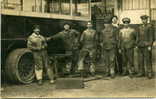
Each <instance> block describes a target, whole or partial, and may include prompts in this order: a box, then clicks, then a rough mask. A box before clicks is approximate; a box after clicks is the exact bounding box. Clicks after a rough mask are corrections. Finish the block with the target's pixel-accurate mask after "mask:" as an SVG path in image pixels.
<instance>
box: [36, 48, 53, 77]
mask: <svg viewBox="0 0 156 99" xmlns="http://www.w3.org/2000/svg"><path fill="white" fill-rule="evenodd" d="M33 56H34V60H35V75H36V79H37V80H41V79H42V78H43V68H44V67H45V69H46V72H47V74H48V77H49V79H50V80H53V79H54V73H53V69H52V66H50V63H49V58H48V54H47V51H46V50H40V51H33Z"/></svg>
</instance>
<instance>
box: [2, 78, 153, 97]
mask: <svg viewBox="0 0 156 99" xmlns="http://www.w3.org/2000/svg"><path fill="white" fill-rule="evenodd" d="M2 87H3V88H4V91H2V93H1V96H2V97H3V98H9V97H14V98H15V97H16V98H17V97H31V98H32V97H42V98H43V97H51V98H67V97H70V98H72V97H96V98H98V97H156V78H154V79H150V80H149V79H147V78H133V79H131V78H129V77H127V76H125V77H121V76H120V77H116V78H115V79H110V78H101V79H98V80H92V81H88V82H85V88H84V89H55V84H49V82H48V80H46V81H44V84H43V85H42V86H38V85H37V84H36V83H35V82H34V83H32V84H29V85H13V84H3V85H2Z"/></svg>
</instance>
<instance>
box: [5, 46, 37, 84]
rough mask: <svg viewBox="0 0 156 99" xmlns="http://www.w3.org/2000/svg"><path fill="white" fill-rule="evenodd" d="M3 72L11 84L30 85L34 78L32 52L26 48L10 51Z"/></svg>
mask: <svg viewBox="0 0 156 99" xmlns="http://www.w3.org/2000/svg"><path fill="white" fill-rule="evenodd" d="M5 71H6V75H7V77H8V78H9V80H10V81H12V82H16V83H23V84H29V83H31V82H32V81H33V80H34V78H35V72H34V59H33V55H32V52H31V51H30V50H29V49H26V48H21V49H16V50H14V51H12V52H11V53H10V54H9V56H8V57H7V60H6V67H5Z"/></svg>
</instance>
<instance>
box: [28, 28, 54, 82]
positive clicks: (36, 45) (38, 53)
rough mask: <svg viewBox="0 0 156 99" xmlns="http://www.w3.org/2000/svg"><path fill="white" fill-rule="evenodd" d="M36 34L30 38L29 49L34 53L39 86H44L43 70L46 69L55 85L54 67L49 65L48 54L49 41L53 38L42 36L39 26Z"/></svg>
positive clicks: (35, 30) (35, 29)
mask: <svg viewBox="0 0 156 99" xmlns="http://www.w3.org/2000/svg"><path fill="white" fill-rule="evenodd" d="M33 31H34V32H33V33H32V34H31V35H30V36H29V37H28V40H27V47H28V48H29V49H30V50H31V51H32V53H33V57H34V60H35V75H36V79H37V80H38V84H39V85H42V79H43V68H44V67H45V69H46V71H47V73H48V77H49V79H50V83H54V74H53V70H52V67H51V66H50V64H49V58H48V54H47V41H49V40H50V39H51V38H50V37H49V38H46V37H44V36H42V35H41V34H40V29H39V26H36V27H35V28H34V30H33Z"/></svg>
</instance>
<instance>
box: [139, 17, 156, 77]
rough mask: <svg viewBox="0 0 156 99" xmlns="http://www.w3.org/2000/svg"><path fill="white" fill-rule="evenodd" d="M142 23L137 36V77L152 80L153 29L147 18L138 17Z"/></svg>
mask: <svg viewBox="0 0 156 99" xmlns="http://www.w3.org/2000/svg"><path fill="white" fill-rule="evenodd" d="M140 18H141V19H142V23H143V24H141V25H140V27H139V32H138V35H137V42H138V44H137V45H138V49H139V50H138V54H139V70H140V71H139V74H138V75H137V76H138V77H141V76H145V75H146V76H147V77H148V78H149V79H150V78H152V59H151V58H152V46H153V42H154V28H153V27H152V25H151V24H149V23H148V16H147V15H143V16H141V17H140Z"/></svg>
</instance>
